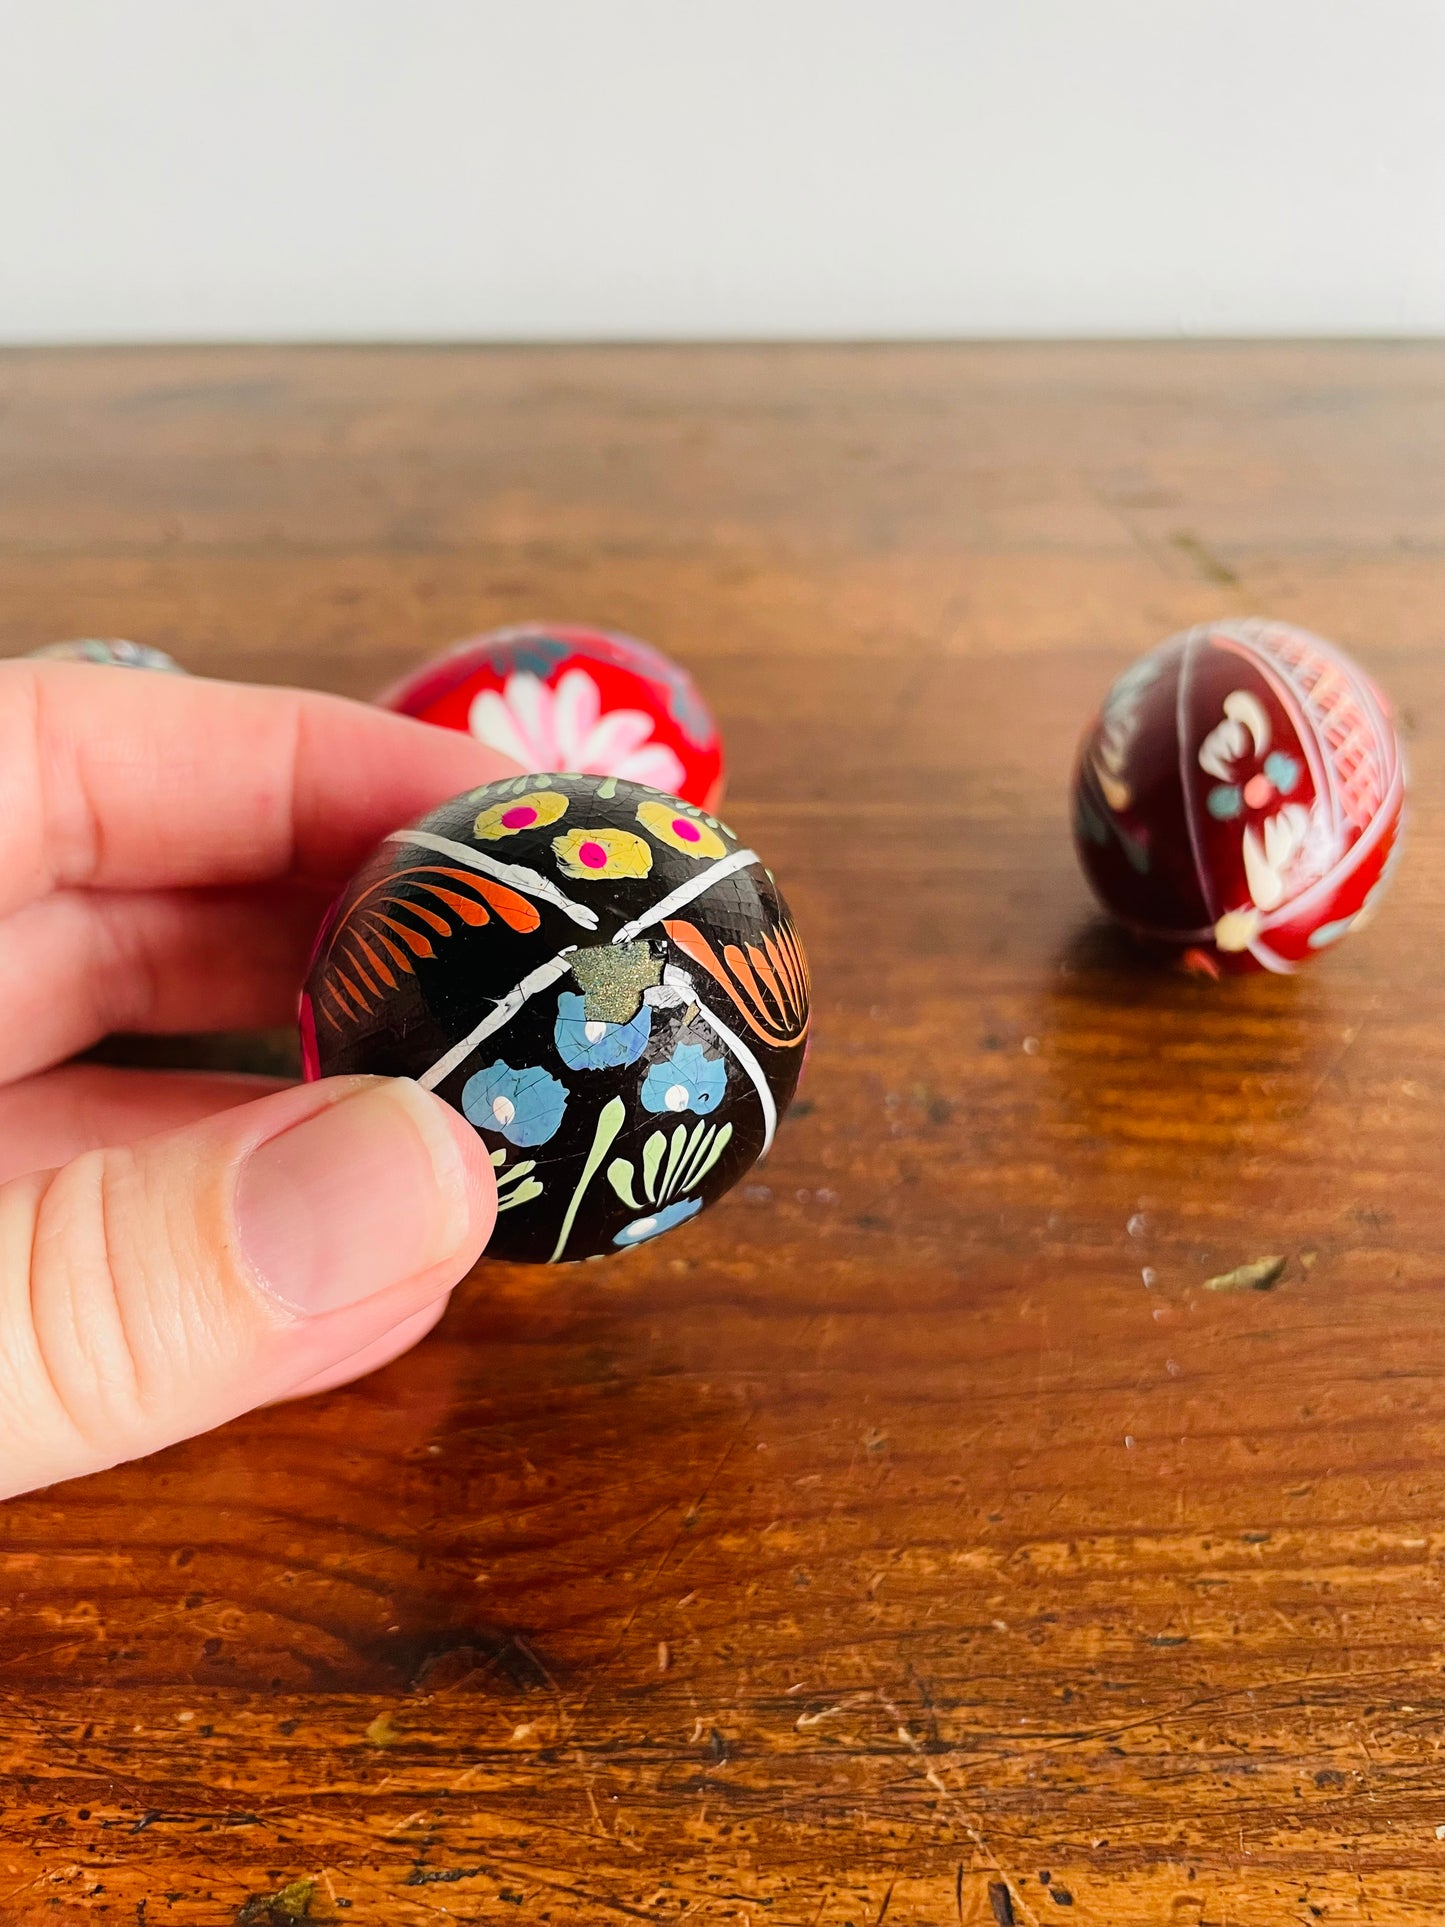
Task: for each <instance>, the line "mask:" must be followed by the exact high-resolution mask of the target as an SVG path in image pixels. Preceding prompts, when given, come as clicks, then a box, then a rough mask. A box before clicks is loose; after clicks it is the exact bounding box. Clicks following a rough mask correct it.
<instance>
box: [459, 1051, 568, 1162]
mask: <svg viewBox="0 0 1445 1927" xmlns="http://www.w3.org/2000/svg"><path fill="white" fill-rule="evenodd" d="M566 1108H567V1087H566V1085H565V1084H559V1083H558V1081H557V1079H556V1078H555V1077H551V1076H549V1075H548V1073H547V1072H546V1071H544V1070H543V1069H542V1068H541V1066H540V1065H538V1064H534V1065H532V1067H531V1068H530V1069H528V1070H520V1071H514V1070H513V1069H512V1067H511V1065H510V1064H504V1063H503V1062H502V1061H501V1060H500V1059H499V1060H498V1061H497V1062H496V1063H495V1064H488V1066H487V1068H486V1069H485V1070H484V1071H478V1072H477V1073H476V1075H475V1076H474V1077H469V1078H468V1079H467V1081H466V1083H465V1084H464V1085H463V1086H462V1111H463V1114H464V1115H465V1117H466V1120H467V1122H468V1123H469V1124H475V1125H476V1127H477V1129H478V1130H479V1131H495V1132H499V1133H500V1134H501V1136H502V1137H504V1138H505V1139H506V1140H507V1142H508V1143H509V1144H545V1143H546V1142H547V1140H548V1138H550V1137H555V1136H556V1134H557V1129H558V1126H559V1125H560V1124H561V1122H562V1113H563V1112H564V1111H565V1110H566Z"/></svg>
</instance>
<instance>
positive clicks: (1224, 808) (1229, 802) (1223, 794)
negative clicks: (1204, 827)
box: [1205, 783, 1244, 823]
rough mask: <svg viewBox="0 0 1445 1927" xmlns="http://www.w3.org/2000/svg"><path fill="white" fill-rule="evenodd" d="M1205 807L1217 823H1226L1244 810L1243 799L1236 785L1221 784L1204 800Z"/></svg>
mask: <svg viewBox="0 0 1445 1927" xmlns="http://www.w3.org/2000/svg"><path fill="white" fill-rule="evenodd" d="M1205 807H1206V808H1207V809H1208V811H1209V814H1210V815H1211V816H1212V817H1214V819H1215V820H1216V821H1217V822H1220V823H1228V822H1229V821H1230V819H1231V818H1232V817H1236V816H1238V815H1239V813H1240V811H1241V810H1242V809H1243V808H1244V797H1243V796H1242V794H1241V793H1240V789H1239V786H1238V784H1237V783H1221V784H1220V785H1219V787H1218V789H1212V790H1211V791H1210V792H1209V795H1208V796H1207V797H1206V798H1205Z"/></svg>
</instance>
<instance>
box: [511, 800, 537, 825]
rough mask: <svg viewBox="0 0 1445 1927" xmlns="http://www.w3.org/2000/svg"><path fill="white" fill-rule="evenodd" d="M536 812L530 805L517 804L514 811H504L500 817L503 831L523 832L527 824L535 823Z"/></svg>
mask: <svg viewBox="0 0 1445 1927" xmlns="http://www.w3.org/2000/svg"><path fill="white" fill-rule="evenodd" d="M536 820H537V812H536V811H535V810H534V809H533V808H532V806H531V804H530V803H518V804H517V806H516V808H515V809H510V810H506V811H504V812H503V815H502V828H503V829H504V830H525V829H526V827H527V825H528V824H529V823H535V822H536Z"/></svg>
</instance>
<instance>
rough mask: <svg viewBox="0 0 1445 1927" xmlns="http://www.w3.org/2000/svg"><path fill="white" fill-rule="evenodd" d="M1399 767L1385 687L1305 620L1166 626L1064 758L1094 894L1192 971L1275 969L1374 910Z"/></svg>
mask: <svg viewBox="0 0 1445 1927" xmlns="http://www.w3.org/2000/svg"><path fill="white" fill-rule="evenodd" d="M1404 808H1405V769H1404V760H1403V757H1402V755H1401V750H1400V741H1399V736H1398V734H1397V732H1396V728H1395V723H1394V718H1393V715H1392V712H1391V709H1390V705H1389V702H1388V701H1387V699H1386V698H1385V697H1384V695H1382V693H1381V692H1380V690H1379V689H1377V688H1376V686H1375V684H1374V683H1373V682H1371V680H1370V678H1369V677H1368V676H1367V675H1366V674H1365V673H1364V671H1363V670H1362V669H1360V668H1359V667H1358V665H1357V664H1355V663H1353V662H1351V661H1350V659H1349V657H1348V656H1347V655H1345V653H1344V651H1343V650H1341V649H1337V648H1335V646H1334V645H1333V644H1332V643H1328V642H1324V641H1322V640H1321V639H1320V637H1318V636H1313V635H1311V634H1309V632H1308V631H1307V630H1304V629H1294V628H1291V627H1290V626H1289V625H1288V624H1286V623H1282V622H1263V621H1259V620H1257V619H1249V620H1240V621H1234V620H1231V621H1228V622H1212V623H1204V624H1202V625H1201V626H1200V627H1199V628H1197V629H1190V630H1187V631H1186V632H1185V633H1184V634H1183V635H1178V636H1171V637H1170V638H1169V640H1168V641H1167V642H1162V643H1160V645H1159V647H1158V648H1157V649H1154V650H1151V652H1150V653H1149V654H1148V655H1147V656H1144V657H1142V658H1141V659H1140V660H1139V661H1138V662H1136V663H1135V664H1134V666H1133V667H1132V668H1131V669H1127V670H1125V672H1124V674H1123V675H1122V676H1121V677H1120V678H1119V680H1118V681H1117V682H1116V683H1115V684H1114V686H1113V688H1112V689H1111V690H1110V691H1109V693H1108V695H1107V696H1106V697H1105V699H1104V706H1103V709H1102V710H1101V712H1100V714H1099V716H1098V718H1097V720H1096V721H1095V722H1094V724H1093V726H1092V727H1091V728H1090V730H1089V731H1088V733H1087V734H1086V736H1085V738H1084V741H1083V744H1082V747H1081V749H1080V752H1079V762H1078V767H1077V769H1076V770H1075V773H1074V835H1075V840H1076V842H1077V845H1078V851H1079V858H1080V861H1081V862H1082V864H1083V866H1084V871H1085V874H1086V875H1087V876H1088V879H1089V882H1090V883H1091V884H1092V885H1093V888H1094V890H1095V892H1096V894H1097V895H1098V897H1099V899H1100V901H1101V902H1102V903H1103V904H1104V906H1105V908H1106V909H1108V910H1111V911H1112V912H1113V914H1114V915H1115V916H1116V917H1118V918H1119V920H1120V921H1121V922H1122V923H1124V924H1125V925H1127V926H1128V928H1129V929H1130V930H1132V931H1133V932H1134V933H1135V934H1136V935H1137V936H1140V937H1143V938H1145V939H1147V940H1150V941H1153V942H1159V943H1164V944H1168V945H1172V946H1174V947H1176V948H1178V949H1180V950H1182V951H1183V952H1185V960H1186V962H1189V963H1192V964H1194V965H1195V966H1196V967H1198V968H1201V969H1204V970H1207V971H1217V970H1219V969H1225V970H1256V969H1264V970H1276V971H1291V970H1295V969H1297V968H1298V966H1299V965H1300V964H1302V963H1305V962H1307V961H1308V960H1309V959H1310V958H1311V957H1312V956H1314V955H1315V954H1316V953H1317V952H1319V951H1320V950H1323V949H1325V948H1327V947H1328V946H1329V945H1330V944H1333V943H1335V942H1337V941H1338V939H1339V938H1341V937H1342V936H1344V935H1345V933H1346V931H1348V930H1351V929H1354V928H1357V927H1358V926H1359V925H1361V924H1363V923H1364V922H1365V920H1366V919H1367V918H1368V917H1369V916H1370V915H1371V913H1372V912H1373V911H1374V908H1375V905H1376V903H1377V902H1378V900H1379V897H1380V894H1381V892H1382V891H1383V889H1384V887H1385V885H1386V883H1387V882H1388V881H1389V877H1390V873H1391V871H1392V870H1393V868H1394V864H1395V858H1396V856H1397V854H1398V851H1399V837H1400V829H1401V825H1402V822H1403V819H1404Z"/></svg>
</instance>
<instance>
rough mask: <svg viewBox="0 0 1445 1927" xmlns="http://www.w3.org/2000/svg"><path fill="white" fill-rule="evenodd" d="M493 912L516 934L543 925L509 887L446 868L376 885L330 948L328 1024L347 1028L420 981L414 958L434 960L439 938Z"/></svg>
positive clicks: (419, 866) (406, 873)
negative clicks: (409, 980) (406, 981)
mask: <svg viewBox="0 0 1445 1927" xmlns="http://www.w3.org/2000/svg"><path fill="white" fill-rule="evenodd" d="M427 899H430V900H429V901H428V900H427ZM492 911H495V912H496V914H497V915H498V916H499V917H500V918H501V920H502V922H503V923H505V924H506V925H507V927H508V928H509V929H511V930H517V931H522V932H527V931H531V930H535V929H536V928H537V926H538V924H539V923H540V922H541V921H542V919H541V917H540V915H539V914H538V912H537V909H536V907H535V905H533V904H530V903H528V901H527V899H526V898H525V897H524V896H520V895H519V894H518V893H517V892H516V891H515V890H509V889H508V888H507V886H506V885H505V884H504V883H493V882H492V880H491V878H490V877H484V876H478V875H477V873H476V872H475V871H474V870H457V869H453V868H452V867H451V866H450V865H449V864H445V863H414V864H412V865H411V866H410V867H409V868H408V869H405V870H398V871H396V872H394V873H393V874H392V875H391V876H386V877H383V878H381V880H380V881H379V882H377V883H373V884H372V886H371V888H370V889H369V890H363V891H362V893H361V895H360V896H359V897H358V898H357V899H356V901H355V903H353V904H351V905H350V906H349V907H348V909H347V912H346V915H345V916H344V917H343V918H342V919H341V921H340V922H339V923H338V924H337V926H336V928H335V929H334V930H333V931H332V933H331V936H330V939H329V941H328V943H327V946H326V976H325V981H324V983H323V986H322V990H321V997H320V1004H321V1010H322V1014H323V1015H324V1016H325V1018H326V1021H327V1022H328V1023H329V1024H330V1025H331V1028H332V1029H333V1030H342V1029H344V1028H345V1027H346V1025H348V1024H352V1023H355V1022H356V1020H357V1018H358V1017H362V1016H366V1015H369V1014H370V1012H371V1011H372V1009H373V1008H374V1007H375V1005H376V1004H377V1002H379V1001H380V999H381V998H382V997H383V996H384V995H385V994H386V992H387V991H388V990H395V989H396V987H397V976H398V973H400V974H401V975H402V976H405V977H412V976H415V974H416V964H415V962H414V959H415V958H417V957H434V956H435V955H436V948H435V945H434V943H433V941H432V939H433V936H435V937H436V938H437V939H438V940H441V939H444V938H446V937H450V936H454V935H455V934H456V931H457V929H458V928H459V927H460V926H461V925H462V924H466V925H469V926H470V927H471V928H472V929H476V928H478V927H479V926H480V925H482V924H484V923H490V921H491V913H492ZM429 933H430V934H429Z"/></svg>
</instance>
